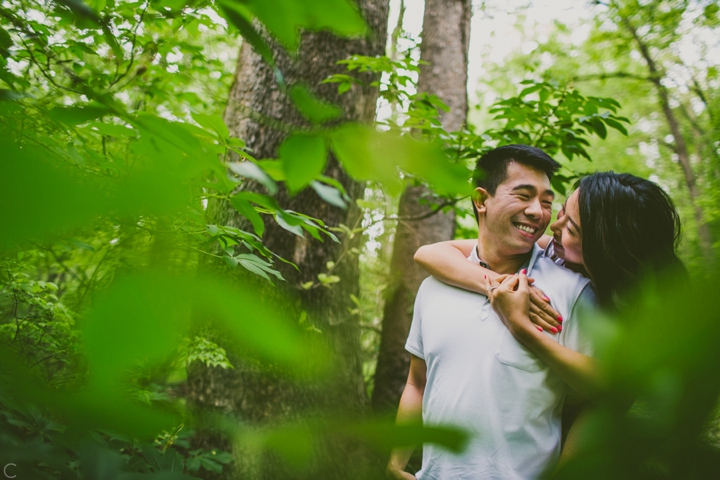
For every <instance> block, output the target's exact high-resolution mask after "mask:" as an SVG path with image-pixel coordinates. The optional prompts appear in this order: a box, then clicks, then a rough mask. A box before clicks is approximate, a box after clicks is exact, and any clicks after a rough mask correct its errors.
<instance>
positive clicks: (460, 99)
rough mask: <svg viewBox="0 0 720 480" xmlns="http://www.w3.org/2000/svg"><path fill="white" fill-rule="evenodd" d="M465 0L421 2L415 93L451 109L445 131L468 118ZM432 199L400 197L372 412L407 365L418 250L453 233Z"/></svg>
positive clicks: (413, 188)
mask: <svg viewBox="0 0 720 480" xmlns="http://www.w3.org/2000/svg"><path fill="white" fill-rule="evenodd" d="M471 13H472V10H471V1H470V0H426V1H425V13H424V20H423V33H422V44H421V47H420V52H421V54H420V57H421V60H423V61H424V62H428V63H427V64H425V65H421V67H420V77H419V81H418V90H419V91H421V92H427V93H431V94H435V95H437V96H438V97H440V99H441V100H442V101H443V102H445V103H446V104H447V105H448V107H450V110H449V111H448V112H445V113H444V114H443V115H442V117H441V121H442V125H443V128H444V129H445V130H446V131H449V132H452V131H457V130H460V129H461V128H462V127H463V125H464V123H465V119H466V116H467V66H468V46H469V40H470V17H471ZM432 198H433V195H432V193H431V191H430V189H429V188H427V187H425V186H424V185H419V184H418V185H408V186H407V187H406V188H405V190H404V192H403V194H402V196H401V197H400V205H399V210H398V219H399V223H398V226H397V231H396V233H395V240H394V244H393V254H392V259H391V264H390V278H389V282H388V283H389V287H388V296H387V297H386V298H387V299H386V303H385V309H384V312H383V320H382V337H381V341H380V351H379V354H378V360H377V368H376V371H375V386H374V390H373V396H372V405H373V408H374V410H375V411H378V412H381V411H394V410H395V409H396V408H397V404H398V401H399V399H400V395H401V394H402V390H403V386H404V385H405V380H406V378H407V371H408V366H409V363H410V357H409V354H408V353H407V352H406V351H405V349H404V344H405V339H406V337H407V333H408V330H409V328H410V322H411V320H412V310H413V303H414V301H415V295H416V294H417V291H418V288H419V287H420V283H421V282H422V281H423V279H424V278H425V277H426V276H427V274H426V273H425V272H424V271H423V270H422V269H420V268H419V267H418V266H417V265H415V262H414V261H413V255H414V254H415V251H416V250H417V249H418V248H419V247H420V246H422V245H426V244H429V243H434V242H439V241H443V240H450V239H452V238H453V234H454V231H455V216H454V214H453V212H452V211H450V212H447V213H443V212H439V211H435V210H434V209H433V206H432V204H431V200H432Z"/></svg>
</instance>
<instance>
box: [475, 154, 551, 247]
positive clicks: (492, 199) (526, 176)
mask: <svg viewBox="0 0 720 480" xmlns="http://www.w3.org/2000/svg"><path fill="white" fill-rule="evenodd" d="M480 190H481V192H482V191H483V190H482V189H480ZM553 198H554V193H553V191H552V190H551V188H550V180H549V179H548V177H547V175H546V174H545V173H544V172H543V171H541V170H537V169H535V168H533V167H530V166H527V165H523V164H520V163H517V162H510V163H509V164H508V165H507V175H506V177H505V180H504V181H503V182H502V183H501V184H500V185H498V187H497V189H496V190H495V195H487V196H486V197H485V201H484V202H482V204H478V205H477V206H478V211H479V212H481V214H482V217H481V219H480V230H481V231H480V235H481V236H483V235H485V238H486V240H492V241H493V242H496V243H495V246H494V249H495V250H496V252H497V253H499V254H501V255H518V254H523V253H527V252H529V251H530V249H531V248H532V246H533V244H534V243H535V242H537V241H538V240H539V239H540V237H541V236H542V235H543V233H545V228H547V225H548V223H549V222H550V217H551V215H552V201H553Z"/></svg>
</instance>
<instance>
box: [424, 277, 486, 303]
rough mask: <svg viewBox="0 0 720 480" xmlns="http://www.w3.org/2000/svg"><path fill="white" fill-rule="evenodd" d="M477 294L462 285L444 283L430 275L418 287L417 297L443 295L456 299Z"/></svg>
mask: <svg viewBox="0 0 720 480" xmlns="http://www.w3.org/2000/svg"><path fill="white" fill-rule="evenodd" d="M476 295H479V294H478V293H474V292H470V291H468V290H464V289H462V288H460V287H454V286H452V285H448V284H447V283H444V282H442V281H440V280H438V279H437V278H435V277H433V276H432V275H430V276H429V277H427V278H426V279H425V280H423V281H422V283H421V284H420V288H419V289H418V293H417V298H429V297H433V298H437V297H443V298H446V299H456V300H460V299H462V298H465V297H474V296H476Z"/></svg>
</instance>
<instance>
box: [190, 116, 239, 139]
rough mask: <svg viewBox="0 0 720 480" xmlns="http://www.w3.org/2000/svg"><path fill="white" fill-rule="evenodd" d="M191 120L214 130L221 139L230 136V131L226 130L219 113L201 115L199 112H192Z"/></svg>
mask: <svg viewBox="0 0 720 480" xmlns="http://www.w3.org/2000/svg"><path fill="white" fill-rule="evenodd" d="M192 118H193V120H195V121H196V122H197V123H198V124H199V125H200V126H201V127H203V128H205V129H207V130H211V131H214V132H215V133H217V135H218V137H220V138H221V139H223V140H224V139H228V138H230V132H229V131H228V128H227V126H226V125H225V121H224V120H223V119H222V118H221V117H220V115H203V114H200V113H193V114H192Z"/></svg>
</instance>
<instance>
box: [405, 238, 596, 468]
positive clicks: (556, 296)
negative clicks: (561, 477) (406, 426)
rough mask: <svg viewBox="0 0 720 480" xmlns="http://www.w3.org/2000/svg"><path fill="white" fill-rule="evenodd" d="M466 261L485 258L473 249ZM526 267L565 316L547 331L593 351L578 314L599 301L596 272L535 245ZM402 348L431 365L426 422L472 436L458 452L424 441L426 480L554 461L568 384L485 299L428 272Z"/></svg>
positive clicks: (566, 342) (425, 401)
mask: <svg viewBox="0 0 720 480" xmlns="http://www.w3.org/2000/svg"><path fill="white" fill-rule="evenodd" d="M469 260H471V261H474V262H475V263H479V259H478V258H477V254H476V252H475V249H474V250H473V255H471V257H470V258H469ZM527 269H528V275H529V276H531V277H533V278H535V284H536V285H537V286H538V287H539V288H540V289H542V290H543V291H544V292H545V293H546V294H547V296H548V297H550V299H551V303H552V306H553V307H554V308H555V309H556V310H557V311H558V312H560V314H561V315H562V316H563V319H564V322H563V331H562V332H561V333H560V334H557V335H550V334H549V333H547V335H550V336H551V338H553V339H555V340H556V341H559V342H560V343H561V344H563V345H565V346H567V347H569V348H571V349H572V350H575V351H578V352H581V353H584V354H586V355H589V354H590V353H591V346H590V342H589V340H588V339H587V338H585V337H584V336H583V331H584V329H583V328H581V325H580V324H581V322H580V321H578V318H577V317H578V315H579V310H582V309H592V305H593V304H594V293H593V291H592V288H591V287H590V285H589V280H588V279H586V278H585V277H583V276H582V275H579V274H577V273H574V272H572V271H570V270H567V269H565V268H563V267H560V266H558V265H556V264H555V263H553V261H552V260H551V259H549V258H546V257H545V256H543V251H542V250H541V249H540V248H539V247H537V246H535V247H534V249H533V251H532V254H531V257H530V260H529V263H528V266H527ZM584 317H585V316H584ZM405 348H406V349H407V350H408V351H409V352H410V353H411V354H413V355H416V356H418V357H420V358H422V359H424V360H425V362H426V364H427V383H426V386H425V393H424V396H423V423H424V424H425V425H456V426H459V427H461V428H463V429H465V430H466V431H468V432H469V433H470V435H471V436H472V438H471V440H470V442H469V444H468V447H467V449H466V450H465V452H464V453H462V454H459V455H456V454H453V453H450V452H448V451H447V450H444V449H442V448H441V447H438V446H435V445H432V444H428V445H425V446H424V449H423V462H422V469H421V470H420V471H419V472H418V473H417V474H416V476H417V478H418V479H419V480H426V479H436V480H452V479H505V480H507V479H531V478H536V477H538V476H539V475H540V474H541V473H542V472H543V470H544V469H545V468H546V467H547V466H548V465H550V464H554V462H555V461H556V460H557V457H558V454H559V449H560V416H561V411H562V405H563V400H564V397H565V388H566V386H565V383H564V382H563V381H562V380H561V379H560V378H559V377H558V376H557V375H555V374H554V373H552V372H551V371H550V370H549V369H548V368H547V367H546V366H545V365H544V364H543V363H542V362H541V361H540V360H539V359H538V358H537V357H536V356H535V355H534V354H533V353H531V352H530V351H529V350H527V349H526V348H525V347H524V346H523V345H522V344H520V343H519V342H518V341H517V340H515V338H514V337H513V336H512V334H511V333H510V331H509V330H508V329H507V328H506V327H505V325H504V324H503V323H502V321H501V320H500V318H498V316H497V314H496V313H495V312H494V311H493V309H492V307H491V305H490V302H489V301H488V299H487V297H485V296H484V295H479V294H477V293H471V292H468V291H465V290H462V289H459V288H455V287H451V286H449V285H446V284H444V283H442V282H440V281H438V280H436V279H435V278H433V277H430V278H427V279H426V280H425V281H424V282H423V284H422V285H421V286H420V290H419V291H418V295H417V298H416V300H415V310H414V314H413V321H412V326H411V327H410V334H409V336H408V340H407V343H406V345H405Z"/></svg>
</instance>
